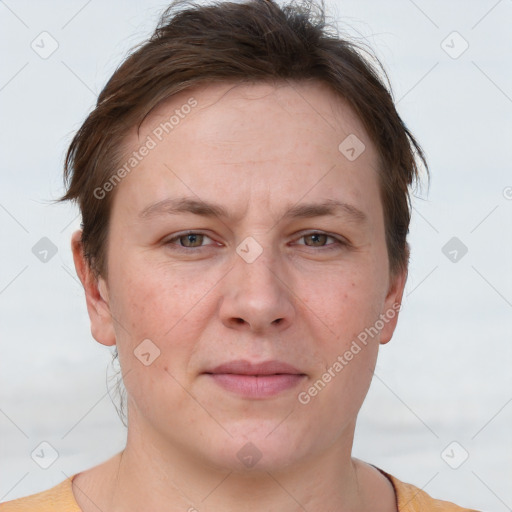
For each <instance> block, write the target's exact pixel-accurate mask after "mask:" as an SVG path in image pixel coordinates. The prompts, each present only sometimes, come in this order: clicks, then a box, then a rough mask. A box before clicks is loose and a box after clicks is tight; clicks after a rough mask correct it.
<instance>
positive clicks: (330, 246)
mask: <svg viewBox="0 0 512 512" xmlns="http://www.w3.org/2000/svg"><path fill="white" fill-rule="evenodd" d="M187 235H202V236H204V237H206V238H209V239H210V240H212V241H213V242H215V240H213V238H212V237H211V236H209V235H208V234H206V233H205V232H204V231H200V230H198V231H194V230H187V231H183V232H181V233H176V234H175V235H173V236H172V237H171V238H168V239H166V240H165V241H164V244H165V245H173V246H175V247H176V249H177V250H182V251H186V252H191V251H197V250H200V249H204V248H205V247H207V246H209V245H215V244H213V243H212V244H206V245H200V246H198V247H184V246H181V245H179V244H175V243H174V242H176V241H177V240H179V239H180V238H182V237H185V236H187ZM311 235H325V236H327V238H332V239H333V240H335V242H334V243H331V244H327V245H325V246H317V247H315V246H310V245H306V244H298V245H303V246H304V247H310V248H312V249H323V250H329V249H333V248H337V247H336V246H338V247H343V246H350V245H351V244H350V242H349V241H348V240H347V239H346V238H344V237H341V236H340V235H335V234H331V233H329V232H326V231H321V230H314V229H313V230H311V229H310V230H304V231H301V232H299V233H296V234H295V235H294V236H295V238H294V240H300V239H301V238H304V237H306V236H311ZM216 243H217V244H218V243H219V242H216Z"/></svg>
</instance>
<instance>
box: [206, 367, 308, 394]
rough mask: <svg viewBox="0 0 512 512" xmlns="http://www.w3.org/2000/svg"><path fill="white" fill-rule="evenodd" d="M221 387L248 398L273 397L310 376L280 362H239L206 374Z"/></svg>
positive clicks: (214, 369) (216, 368)
mask: <svg viewBox="0 0 512 512" xmlns="http://www.w3.org/2000/svg"><path fill="white" fill-rule="evenodd" d="M204 373H205V374H206V375H207V376H208V377H210V378H211V379H213V381H214V382H215V383H216V384H217V385H219V386H220V387H222V388H224V389H226V390H227V391H231V392H233V393H236V394H238V395H241V396H243V397H246V398H255V399H257V398H269V397H272V396H275V395H278V394H279V393H282V392H284V391H286V390H289V389H292V388H294V387H296V386H297V385H298V384H299V383H300V382H302V380H303V379H304V377H306V374H304V373H302V372H301V371H300V370H298V369H297V368H295V367H294V366H292V365H290V364H288V363H285V362H282V361H277V360H271V361H264V362H261V363H251V362H250V361H247V360H244V359H238V360H235V361H230V362H228V363H223V364H221V365H219V366H216V367H215V368H213V369H212V370H209V371H206V372H204Z"/></svg>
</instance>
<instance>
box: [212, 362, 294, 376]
mask: <svg viewBox="0 0 512 512" xmlns="http://www.w3.org/2000/svg"><path fill="white" fill-rule="evenodd" d="M205 373H233V374H237V375H276V374H292V375H304V373H303V372H301V371H300V370H298V369H297V368H295V367H294V366H292V365H290V364H288V363H284V362H283V361H277V360H270V361H263V362H261V363H251V362H250V361H247V360H245V359H237V360H234V361H230V362H228V363H223V364H220V365H219V366H216V367H215V368H213V369H212V370H209V371H206V372H205Z"/></svg>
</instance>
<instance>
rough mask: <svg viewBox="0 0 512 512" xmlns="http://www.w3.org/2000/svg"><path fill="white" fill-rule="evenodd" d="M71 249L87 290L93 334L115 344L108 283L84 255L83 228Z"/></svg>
mask: <svg viewBox="0 0 512 512" xmlns="http://www.w3.org/2000/svg"><path fill="white" fill-rule="evenodd" d="M71 250H72V252H73V260H74V262H75V269H76V273H77V274H78V277H79V279H80V281H81V283H82V286H83V287H84V291H85V300H86V303H87V312H88V313H89V319H90V320H91V334H92V336H93V338H94V339H95V340H96V341H97V342H98V343H101V344H102V345H108V346H110V345H115V344H116V337H115V332H114V325H113V321H112V315H111V313H110V307H109V298H108V289H107V283H106V281H105V280H104V279H103V278H102V277H96V275H95V274H94V272H93V270H92V269H91V267H90V266H89V263H88V261H87V260H86V258H85V256H84V251H83V245H82V231H81V230H78V231H75V232H74V233H73V235H72V237H71Z"/></svg>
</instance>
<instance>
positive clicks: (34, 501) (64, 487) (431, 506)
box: [0, 464, 478, 512]
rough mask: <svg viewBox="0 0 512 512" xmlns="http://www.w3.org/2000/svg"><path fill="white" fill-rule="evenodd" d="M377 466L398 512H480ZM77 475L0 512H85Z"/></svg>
mask: <svg viewBox="0 0 512 512" xmlns="http://www.w3.org/2000/svg"><path fill="white" fill-rule="evenodd" d="M372 465H373V464H372ZM374 467H375V468H376V469H378V470H379V471H380V472H381V473H382V474H383V475H384V476H386V477H387V478H388V479H389V480H390V481H391V483H392V484H393V487H394V489H395V495H396V501H397V503H398V512H441V511H442V512H478V511H476V510H474V509H468V508H462V507H459V506H457V505H455V504H453V503H451V502H449V501H442V500H436V499H434V498H431V497H430V496H429V495H428V494H427V493H426V492H424V491H422V490H421V489H419V488H418V487H416V486H414V485H412V484H407V483H404V482H401V481H400V480H398V479H397V478H395V477H394V476H392V475H390V474H389V473H386V472H385V471H383V470H382V469H379V468H377V467H376V466H374ZM77 474H78V473H77ZM75 476H76V475H73V476H71V477H70V478H67V479H66V480H64V481H63V482H61V483H60V484H58V485H56V486H55V487H52V488H51V489H48V490H47V491H43V492H39V493H37V494H32V495H30V496H27V497H25V498H18V499H17V500H12V501H8V502H5V503H0V512H82V511H81V509H80V507H79V506H78V503H77V502H76V501H75V497H74V495H73V491H72V489H71V482H72V481H73V478H75Z"/></svg>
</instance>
